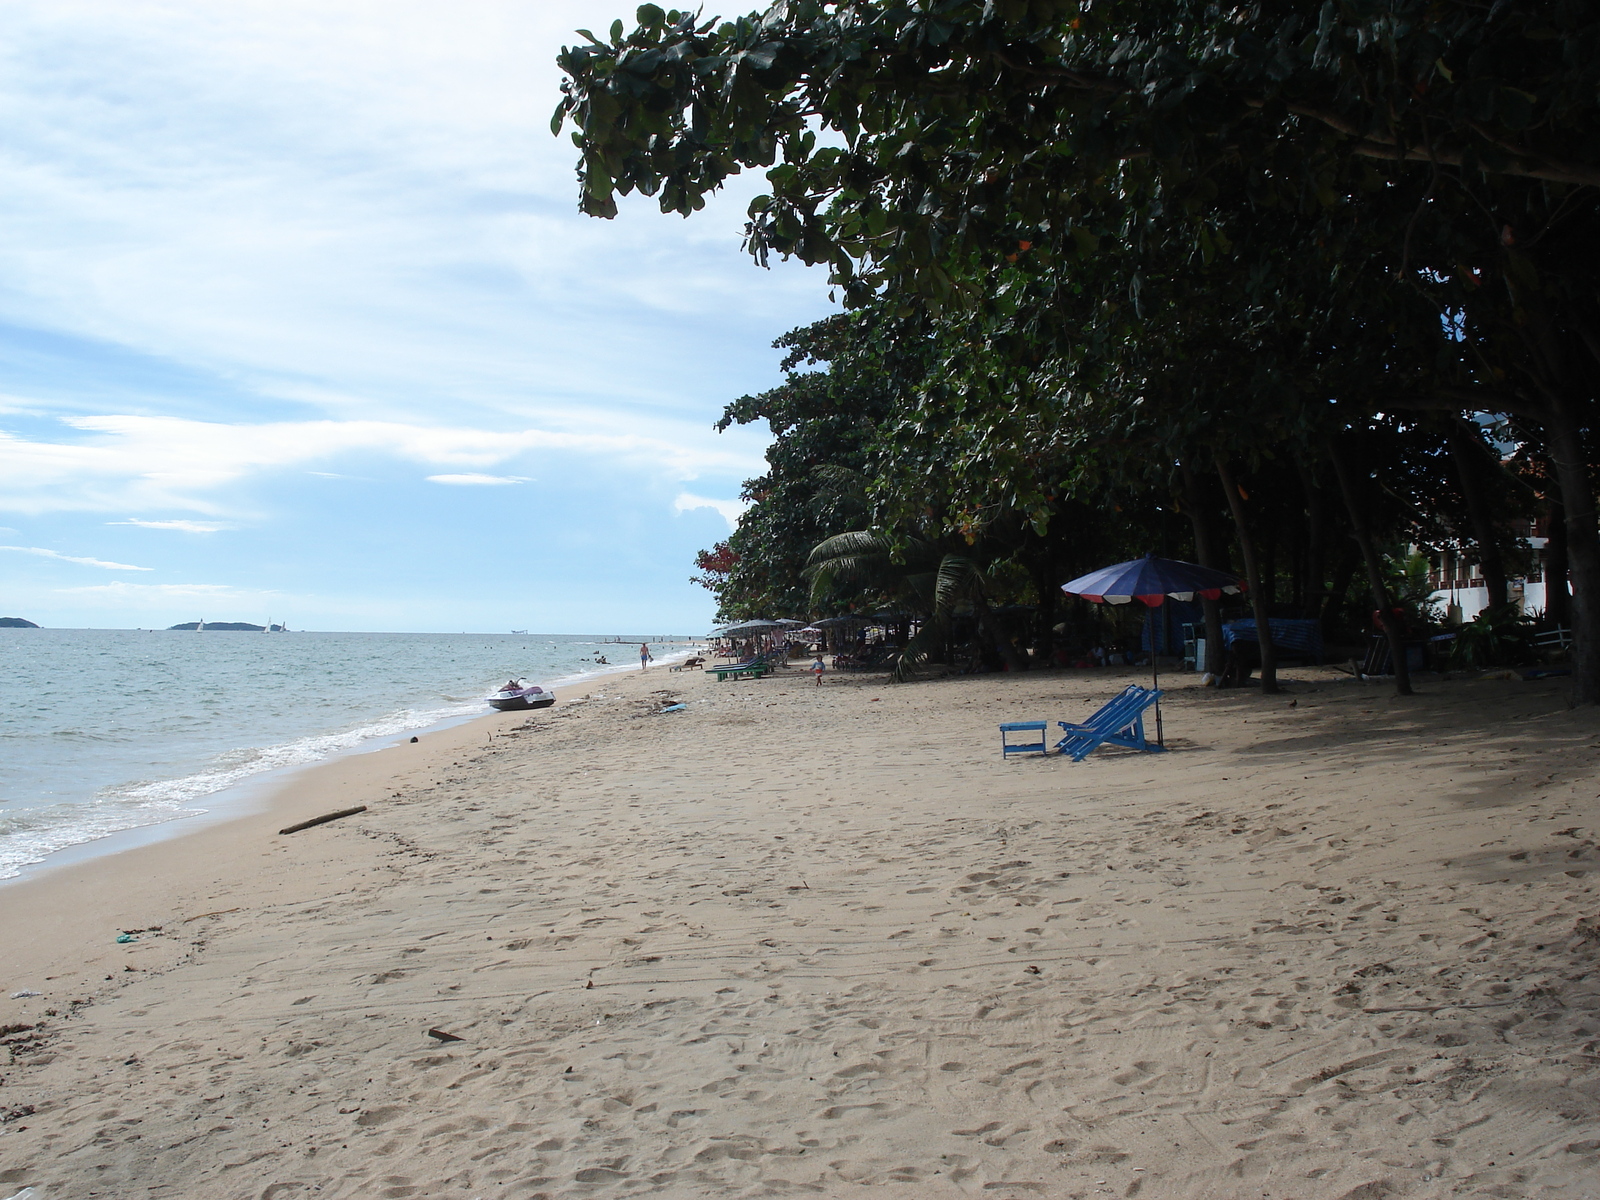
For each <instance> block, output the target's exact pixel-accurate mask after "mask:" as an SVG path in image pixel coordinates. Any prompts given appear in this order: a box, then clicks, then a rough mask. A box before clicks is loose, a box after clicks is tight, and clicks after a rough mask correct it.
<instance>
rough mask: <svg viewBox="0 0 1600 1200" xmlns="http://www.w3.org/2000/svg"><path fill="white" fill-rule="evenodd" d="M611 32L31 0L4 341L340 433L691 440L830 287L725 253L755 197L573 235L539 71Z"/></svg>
mask: <svg viewBox="0 0 1600 1200" xmlns="http://www.w3.org/2000/svg"><path fill="white" fill-rule="evenodd" d="M621 7H622V8H626V7H627V6H626V5H622V6H621ZM616 11H619V6H618V5H617V4H616V3H614V2H613V0H539V3H537V4H531V5H530V4H527V3H524V2H521V0H482V2H481V3H475V4H471V5H465V6H460V5H457V6H449V5H439V4H438V3H436V2H435V0H385V2H384V3H378V2H377V0H341V2H340V3H338V4H331V5H330V4H327V3H326V2H325V0H230V2H229V3H228V4H226V5H216V4H213V3H210V2H209V0H121V2H120V3H118V4H115V5H110V6H108V5H106V4H104V3H103V0H17V2H16V3H13V4H11V5H8V6H7V10H6V12H7V37H6V39H5V44H4V46H3V47H0V107H3V108H4V110H5V112H6V129H7V138H6V141H5V146H4V147H0V170H3V171H4V172H5V175H6V178H7V180H8V184H7V187H6V189H5V191H4V194H3V195H0V222H3V223H4V225H5V227H6V228H7V229H9V230H11V231H12V232H13V234H14V235H15V236H12V237H9V238H7V239H5V240H4V241H3V242H0V279H3V280H5V286H4V287H0V319H6V318H10V319H11V320H14V321H15V322H17V323H19V324H22V325H26V326H28V327H30V328H45V329H49V330H52V331H61V332H66V333H68V334H70V335H73V336H81V337H89V338H95V339H101V340H104V341H107V342H111V343H113V344H115V345H117V346H121V347H127V348H130V349H133V350H135V351H137V352H139V353H142V354H146V355H150V356H154V357H156V358H159V359H162V360H165V361H169V362H173V363H178V364H183V365H184V366H186V367H190V368H194V369H198V370H203V371H208V372H215V373H216V374H218V375H219V376H221V377H223V378H226V379H228V380H229V381H231V382H232V383H233V385H234V386H236V387H239V388H242V389H244V390H246V391H250V392H255V393H257V394H260V395H265V396H272V397H282V398H286V399H289V400H293V401H295V402H298V403H304V404H307V405H309V406H311V407H313V408H314V409H315V410H317V411H320V412H324V413H330V414H335V415H339V416H346V417H374V416H380V415H385V416H393V415H395V414H401V415H402V419H409V418H413V417H417V416H421V415H425V414H426V413H428V412H431V411H434V410H436V409H437V407H438V406H439V405H441V404H450V405H451V406H452V407H454V408H456V409H457V410H458V411H459V410H460V409H461V408H463V407H466V408H474V409H477V410H478V411H480V412H494V413H499V414H509V413H515V414H519V415H521V416H522V417H524V418H534V419H538V420H540V421H541V422H543V421H546V420H552V419H556V418H559V417H561V416H564V415H567V416H570V415H574V414H581V413H593V412H595V411H596V410H605V411H607V412H608V413H612V414H614V413H616V412H617V411H618V410H619V409H620V408H622V407H623V406H624V405H626V406H628V407H629V408H632V409H635V410H637V411H657V412H665V411H676V412H679V413H681V414H684V415H686V416H687V415H688V414H693V415H692V418H690V419H692V420H693V421H694V422H696V423H698V424H701V425H703V424H704V423H706V422H705V420H704V413H703V412H702V411H701V410H702V408H703V407H704V406H707V403H708V399H709V404H710V405H711V406H720V403H721V402H722V401H724V400H727V399H731V398H733V397H734V396H736V395H738V394H739V390H745V388H746V387H747V386H748V385H752V384H753V385H757V386H759V385H761V384H764V383H765V382H767V379H768V378H770V375H771V372H772V364H773V362H774V361H775V359H776V355H775V354H773V353H772V352H771V351H770V350H769V348H768V342H770V340H771V338H772V337H773V336H775V335H776V334H778V333H780V332H782V330H783V329H785V328H787V327H789V326H791V325H794V324H799V323H800V322H801V321H803V320H809V319H814V318H815V317H817V316H820V315H822V313H823V312H824V311H825V310H826V304H825V301H824V296H825V290H826V285H825V283H824V281H823V280H824V274H823V273H822V272H821V271H820V270H807V269H803V268H800V267H798V266H797V265H796V264H789V265H783V264H778V265H777V266H775V269H774V270H772V271H759V270H757V269H756V268H755V267H754V266H753V265H752V264H751V263H750V261H749V259H748V257H747V256H746V255H744V254H742V253H741V251H740V250H739V246H738V243H739V233H740V229H741V227H742V224H743V221H744V214H743V209H744V206H745V204H746V203H747V201H748V198H749V196H750V194H752V193H753V192H754V191H756V190H759V187H760V186H762V184H761V181H760V178H759V173H758V174H757V175H756V176H755V177H754V178H739V179H737V180H735V181H733V183H732V186H731V187H730V190H729V191H728V192H727V193H726V194H725V195H723V196H721V197H715V198H713V199H712V200H711V202H710V203H709V204H708V206H707V208H706V210H705V211H704V212H702V213H700V214H698V215H697V216H696V218H695V219H694V220H693V221H688V222H685V221H683V220H681V219H680V218H678V217H676V216H664V215H662V214H660V213H659V212H657V211H655V207H656V206H655V203H654V202H653V201H652V200H650V199H648V198H642V197H634V198H632V199H630V200H629V201H628V202H626V203H625V204H624V206H623V207H624V212H623V215H622V216H621V217H620V218H618V219H617V220H614V221H597V220H593V219H590V218H586V217H582V216H581V215H579V214H578V212H577V185H576V181H575V179H574V174H573V165H574V162H575V160H576V156H577V151H576V149H575V148H574V147H573V145H572V143H571V142H570V140H568V139H567V138H566V137H565V136H563V137H560V138H555V137H552V136H551V135H550V132H549V129H548V126H547V121H548V118H549V113H550V111H551V109H553V108H554V106H555V104H556V101H557V100H558V99H559V93H558V83H559V72H558V70H557V69H556V67H555V66H554V62H553V59H554V56H555V53H556V50H557V48H558V47H559V46H560V45H562V44H563V43H575V42H578V41H580V39H579V38H578V37H577V36H576V35H575V34H574V32H573V30H574V29H575V28H576V27H578V26H583V25H586V24H588V25H593V24H594V23H595V22H596V21H598V22H600V25H601V26H603V25H606V24H609V22H610V19H611V17H612V16H613V15H615V12H616ZM596 27H599V26H596ZM330 114H331V115H332V119H330ZM715 350H720V353H717V352H714V351H715ZM735 359H738V360H743V361H745V362H749V363H759V364H760V367H759V370H760V372H761V375H762V376H765V377H766V378H760V377H757V378H751V377H749V375H748V374H746V377H745V378H744V379H737V378H736V376H735V373H734V372H731V371H729V370H727V369H726V367H725V366H723V364H726V363H728V362H729V361H730V360H735ZM719 370H721V371H722V372H723V373H722V374H721V375H720V376H719V374H718V371H719ZM708 384H709V388H708V386H707V385H708ZM734 389H738V390H734ZM713 412H714V408H713Z"/></svg>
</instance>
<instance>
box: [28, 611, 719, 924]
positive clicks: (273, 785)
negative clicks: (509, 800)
mask: <svg viewBox="0 0 1600 1200" xmlns="http://www.w3.org/2000/svg"><path fill="white" fill-rule="evenodd" d="M156 632H170V631H166V630H160V631H156ZM694 653H695V650H694V649H688V650H684V651H683V652H682V653H681V654H679V653H674V654H673V655H671V656H669V657H666V658H663V659H660V660H658V661H660V662H661V663H662V664H663V665H664V666H668V667H670V665H671V664H672V663H674V662H679V661H682V660H683V659H685V658H688V657H691V656H692V655H693V654H694ZM630 671H632V672H635V673H637V668H636V667H631V666H628V665H625V664H607V665H605V666H603V667H598V668H596V669H595V670H592V671H580V672H578V673H576V674H574V675H571V676H568V677H565V678H563V679H561V680H557V681H553V682H551V683H550V684H549V685H548V686H549V687H550V689H551V691H553V692H555V693H556V697H557V704H560V703H562V702H563V701H564V700H566V698H567V695H568V694H569V693H571V692H573V691H575V690H577V689H579V688H582V687H585V686H589V687H592V686H593V685H595V684H596V683H598V682H599V681H601V680H604V679H607V678H610V677H612V676H615V675H625V674H627V673H628V672H630ZM484 708H485V709H487V711H486V712H485V711H474V712H470V713H467V712H463V713H457V714H454V715H450V716H445V717H442V718H440V719H438V720H436V721H433V722H431V723H429V724H427V725H421V726H417V727H415V728H408V729H405V730H403V731H401V732H398V733H381V734H376V735H373V736H371V737H368V738H364V739H363V740H361V741H359V742H357V743H355V744H354V745H351V746H346V747H342V748H340V749H336V750H334V751H332V752H331V753H329V754H327V755H325V756H323V757H321V758H318V759H315V760H313V761H310V762H304V763H296V764H294V765H292V766H285V767H273V768H269V769H267V770H263V771H261V772H260V773H258V774H253V775H248V776H246V777H244V778H242V779H238V780H235V781H234V782H232V783H229V784H226V785H225V786H223V787H221V788H219V789H218V790H216V791H214V792H207V793H205V794H203V795H201V796H197V797H195V798H194V799H192V800H189V801H186V802H185V806H186V807H185V809H183V810H179V811H177V812H175V813H174V815H172V816H170V817H167V818H165V819H162V820H157V821H152V822H150V823H149V824H146V825H135V826H131V827H130V828H127V829H119V830H116V831H114V832H112V833H108V834H102V835H100V836H98V837H93V838H88V839H85V840H84V841H81V842H75V843H73V844H71V845H69V846H64V847H62V848H60V849H58V850H53V851H50V852H49V853H47V854H46V855H45V856H44V857H43V858H42V859H39V860H37V861H34V862H29V863H23V864H21V866H20V867H19V868H18V873H17V874H15V875H9V876H6V877H4V878H0V895H3V894H4V890H5V889H6V888H7V887H9V886H13V885H16V884H19V883H22V882H25V881H27V880H30V879H38V878H41V877H42V876H44V875H45V874H47V873H49V872H50V871H53V870H57V869H62V868H65V867H68V866H72V865H75V864H79V863H87V862H91V861H93V860H95V859H99V858H103V857H106V856H108V855H117V854H124V853H127V852H129V851H131V850H135V849H137V848H139V847H141V846H146V845H153V844H156V843H159V842H162V841H165V840H167V839H169V838H181V837H187V836H189V835H191V834H194V833H197V832H199V831H201V830H203V829H206V828H209V827H210V826H212V825H215V824H217V823H219V822H227V821H232V820H236V819H238V818H240V817H243V816H247V815H249V814H251V813H253V812H257V811H261V810H263V809H265V808H268V807H270V806H271V804H272V800H273V797H274V796H275V795H276V794H277V793H278V792H280V791H282V790H284V789H287V788H289V787H292V786H293V785H294V781H295V779H296V778H297V777H298V776H299V775H300V774H301V773H302V772H306V771H314V770H317V769H318V768H320V767H323V766H326V765H327V764H329V763H333V762H337V761H339V760H340V759H343V758H347V757H350V756H353V755H364V754H375V753H380V752H382V751H383V750H386V749H389V748H392V747H394V746H397V745H400V744H402V743H405V742H407V739H409V738H411V737H413V736H426V735H429V734H434V733H438V732H440V731H442V730H446V729H451V728H454V727H456V726H458V725H462V724H467V723H470V722H473V721H477V720H479V719H481V718H482V717H484V716H495V715H497V714H496V712H495V710H493V709H489V708H488V706H487V704H486V703H485V705H484ZM332 736H337V734H307V735H304V737H303V738H302V739H300V740H304V738H314V737H332ZM203 773H204V772H203V769H202V771H201V772H200V773H199V774H203ZM195 777H197V776H196V775H195V774H191V775H189V776H183V777H180V778H181V779H187V778H195ZM162 782H177V780H173V781H162ZM189 806H194V807H189Z"/></svg>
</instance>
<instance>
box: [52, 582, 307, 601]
mask: <svg viewBox="0 0 1600 1200" xmlns="http://www.w3.org/2000/svg"><path fill="white" fill-rule="evenodd" d="M56 594H57V595H62V596H98V597H104V598H107V599H114V600H122V601H131V602H133V603H144V602H157V601H159V602H165V601H169V600H215V601H218V602H228V603H246V604H257V603H262V602H266V603H275V602H278V601H280V600H282V599H283V597H282V595H281V593H278V592H271V591H251V590H248V589H245V588H236V587H230V586H229V585H227V584H225V583H100V584H95V585H93V586H92V587H72V588H57V589H56Z"/></svg>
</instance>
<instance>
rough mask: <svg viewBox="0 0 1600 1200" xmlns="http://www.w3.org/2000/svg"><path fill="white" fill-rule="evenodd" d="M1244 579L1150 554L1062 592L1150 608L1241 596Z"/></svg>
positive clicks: (1153, 671)
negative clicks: (1225, 595)
mask: <svg viewBox="0 0 1600 1200" xmlns="http://www.w3.org/2000/svg"><path fill="white" fill-rule="evenodd" d="M1244 586H1245V585H1244V580H1242V579H1240V578H1239V577H1238V576H1237V575H1235V574H1233V573H1232V572H1230V571H1218V570H1214V569H1213V568H1211V567H1202V566H1201V565H1200V564H1199V563H1192V562H1184V561H1183V560H1182V559H1180V558H1157V557H1156V556H1155V555H1154V554H1146V555H1145V556H1144V557H1143V558H1136V559H1134V560H1133V561H1132V562H1124V563H1118V564H1117V565H1116V566H1114V567H1102V568H1100V570H1098V571H1090V572H1089V573H1088V574H1087V575H1080V576H1078V578H1076V579H1074V580H1072V581H1071V582H1069V583H1063V584H1062V585H1061V590H1062V591H1063V592H1066V593H1067V595H1069V596H1082V597H1083V598H1084V599H1085V600H1092V601H1094V602H1095V603H1096V604H1132V603H1133V602H1134V601H1135V600H1137V601H1139V603H1141V604H1144V605H1146V606H1148V607H1150V608H1156V607H1159V606H1160V605H1162V604H1165V603H1166V602H1167V599H1168V597H1171V598H1172V599H1174V600H1194V599H1195V598H1196V597H1199V598H1200V599H1202V600H1216V599H1217V598H1219V597H1220V596H1222V595H1224V594H1227V595H1237V594H1238V593H1239V592H1241V591H1243V590H1244ZM1154 647H1155V642H1154V641H1153V640H1152V642H1151V650H1150V684H1151V686H1152V687H1159V686H1160V679H1161V677H1160V674H1159V667H1158V665H1157V662H1156V652H1155V648H1154ZM1156 742H1157V744H1159V745H1165V744H1166V743H1165V741H1164V739H1163V738H1162V729H1161V702H1160V701H1159V700H1158V701H1157V702H1156Z"/></svg>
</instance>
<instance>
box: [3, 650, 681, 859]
mask: <svg viewBox="0 0 1600 1200" xmlns="http://www.w3.org/2000/svg"><path fill="white" fill-rule="evenodd" d="M619 636H621V637H622V638H624V639H627V640H632V641H636V642H637V641H649V642H650V643H651V649H652V652H653V653H654V654H656V655H657V656H658V657H659V658H660V659H661V660H662V662H663V663H666V662H669V661H670V660H671V658H672V657H673V652H674V651H680V652H682V653H687V652H688V649H689V645H688V644H687V639H682V640H680V641H679V642H678V643H677V644H674V643H673V641H672V640H670V639H667V638H651V637H642V636H638V635H632V636H631V637H630V635H619ZM630 668H631V669H632V670H635V671H637V670H638V648H637V647H636V646H632V645H620V644H616V643H615V642H613V641H608V640H607V639H606V638H602V637H600V636H572V635H557V634H465V633H463V634H438V633H298V632H289V633H249V632H229V631H219V630H205V631H178V630H131V629H0V880H4V879H9V878H15V877H17V876H18V875H21V874H23V873H24V872H26V871H28V870H29V868H32V867H35V866H36V865H37V864H41V863H46V862H48V861H50V860H51V859H52V857H53V856H58V857H59V856H71V855H73V854H74V853H77V854H82V853H85V852H94V851H95V850H96V849H97V848H102V847H103V848H107V849H116V848H118V847H119V846H120V845H123V844H128V843H129V841H130V838H129V837H128V836H127V835H128V834H129V831H145V833H146V836H148V835H149V834H160V833H164V832H170V831H173V830H176V829H178V828H181V826H179V825H177V824H175V823H178V822H182V821H184V820H186V819H192V818H195V817H198V816H201V815H204V814H207V813H212V812H213V811H214V810H216V809H218V808H219V807H221V806H226V805H227V804H229V803H233V802H236V801H237V798H238V797H239V796H241V795H244V794H245V793H246V792H247V791H248V790H249V787H250V786H251V785H257V786H259V785H260V784H262V783H263V782H270V780H271V777H272V776H273V775H274V774H281V773H283V772H285V771H287V770H289V769H292V768H295V767H303V766H308V765H310V764H312V763H316V762H319V761H321V760H323V759H326V758H330V757H333V756H335V755H338V754H346V753H351V752H355V751H361V750H366V749H377V748H379V747H381V746H384V745H387V744H390V743H392V742H394V741H398V740H400V739H401V738H403V737H409V736H412V735H413V734H414V733H415V732H416V731H417V730H421V729H429V728H433V727H437V726H441V725H447V724H450V723H454V722H459V721H462V720H466V719H468V718H470V717H474V716H479V715H482V714H484V713H488V712H490V711H491V710H490V708H489V706H488V705H487V704H486V703H485V701H484V697H485V696H487V695H488V694H489V693H490V692H492V691H494V690H495V688H496V687H498V686H499V685H500V684H502V683H504V682H505V681H506V680H507V679H508V678H511V677H513V676H516V677H521V678H526V679H528V680H530V681H533V682H536V683H541V684H544V685H546V686H548V685H552V684H554V685H565V684H572V683H581V682H583V681H584V680H586V679H599V678H603V677H604V676H605V675H606V674H609V673H611V672H614V671H620V670H627V669H630ZM160 827H170V828H160ZM118 835H121V836H118Z"/></svg>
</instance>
